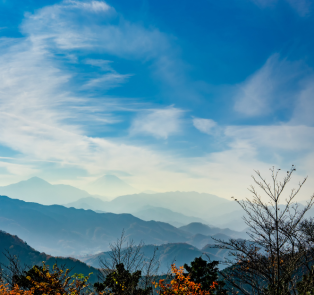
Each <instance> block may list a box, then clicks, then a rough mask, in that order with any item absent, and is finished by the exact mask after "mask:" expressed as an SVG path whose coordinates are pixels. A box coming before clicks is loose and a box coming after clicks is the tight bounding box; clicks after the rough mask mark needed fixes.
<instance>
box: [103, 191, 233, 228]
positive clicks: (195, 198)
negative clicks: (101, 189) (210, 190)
mask: <svg viewBox="0 0 314 295" xmlns="http://www.w3.org/2000/svg"><path fill="white" fill-rule="evenodd" d="M144 206H152V207H162V208H166V209H170V210H172V211H174V212H178V213H181V214H184V215H187V216H197V217H198V218H201V219H203V220H205V221H206V222H208V223H210V224H215V225H216V224H218V223H219V216H220V215H222V214H227V213H229V212H232V211H234V210H236V209H238V204H236V203H235V202H233V201H229V200H226V199H223V198H219V197H217V196H215V195H210V194H205V193H197V192H167V193H157V194H143V193H141V194H135V195H126V196H120V197H117V198H115V199H114V200H112V201H111V202H109V203H108V204H107V210H106V211H109V212H116V213H122V212H123V213H126V212H128V213H133V212H136V211H138V210H139V209H140V208H142V207H144ZM222 222H223V221H222Z"/></svg>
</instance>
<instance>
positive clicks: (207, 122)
mask: <svg viewBox="0 0 314 295" xmlns="http://www.w3.org/2000/svg"><path fill="white" fill-rule="evenodd" d="M193 125H194V127H195V128H196V129H198V130H199V131H201V132H203V133H206V134H212V132H213V128H214V127H216V126H217V123H216V122H215V121H214V120H211V119H201V118H194V119H193Z"/></svg>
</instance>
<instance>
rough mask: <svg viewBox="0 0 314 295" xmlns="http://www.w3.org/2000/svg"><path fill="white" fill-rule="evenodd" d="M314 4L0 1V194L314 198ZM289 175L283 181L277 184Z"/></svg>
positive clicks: (280, 0)
mask: <svg viewBox="0 0 314 295" xmlns="http://www.w3.org/2000/svg"><path fill="white" fill-rule="evenodd" d="M313 113H314V1H311V0H221V1H212V0H198V1H191V0H189V1H188V0H180V1H178V0H172V1H165V0H158V1H148V0H133V1H127V0H115V1H113V0H112V1H106V2H104V1H96V0H92V1H79V0H64V1H55V0H40V1H39V0H0V120H1V121H0V122H1V123H0V185H7V184H10V183H14V182H17V181H21V180H25V179H28V178H30V177H33V176H38V177H41V178H43V179H45V180H47V181H49V182H51V183H65V184H71V185H74V186H77V187H80V188H84V187H85V186H86V185H88V183H90V182H92V181H94V180H95V179H97V178H98V177H100V176H102V175H104V174H114V175H116V176H118V177H120V178H121V179H123V180H125V181H126V182H127V183H129V184H130V185H132V186H133V187H135V188H137V189H139V190H152V191H158V192H163V191H177V190H178V191H199V192H208V193H212V194H216V195H218V196H221V197H225V198H230V197H231V196H237V197H241V196H244V195H245V194H247V190H246V188H247V187H248V186H249V185H250V184H252V180H251V175H252V173H254V170H260V171H261V172H262V173H263V175H265V176H269V168H270V167H272V166H275V167H276V169H277V168H281V169H282V171H286V170H288V169H289V168H290V167H291V165H292V164H293V165H295V166H296V168H297V171H296V174H295V177H294V181H295V183H297V182H298V181H300V180H302V178H303V177H305V176H308V177H309V178H308V181H307V183H306V187H305V188H304V191H303V192H302V196H301V198H304V199H306V198H307V197H309V196H310V194H311V193H314V165H313V164H314V116H313ZM284 175H285V172H283V173H282V176H284Z"/></svg>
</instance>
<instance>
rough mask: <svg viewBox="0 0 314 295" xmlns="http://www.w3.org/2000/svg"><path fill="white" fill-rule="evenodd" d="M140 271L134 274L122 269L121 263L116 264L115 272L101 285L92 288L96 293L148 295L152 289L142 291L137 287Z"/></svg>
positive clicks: (97, 284)
mask: <svg viewBox="0 0 314 295" xmlns="http://www.w3.org/2000/svg"><path fill="white" fill-rule="evenodd" d="M140 278H141V271H140V270H137V271H135V272H134V273H130V271H128V270H126V269H125V268H124V265H123V263H120V264H117V266H116V270H114V271H113V272H111V273H110V274H108V275H107V276H106V279H105V281H104V282H102V283H95V284H94V287H95V289H96V291H97V292H105V293H110V294H115V295H122V294H123V295H148V294H150V293H151V292H152V288H151V287H149V288H145V289H142V288H140V286H139V281H140Z"/></svg>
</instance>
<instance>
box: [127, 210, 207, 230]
mask: <svg viewBox="0 0 314 295" xmlns="http://www.w3.org/2000/svg"><path fill="white" fill-rule="evenodd" d="M132 215H134V216H136V217H138V218H140V219H142V220H146V221H149V220H155V221H162V222H167V223H169V224H171V225H173V226H176V227H179V226H183V225H186V224H189V223H191V222H206V221H204V220H203V219H201V218H198V217H194V216H187V215H184V214H182V213H178V212H174V211H172V210H170V209H166V208H161V207H152V206H145V207H143V208H142V209H140V210H138V211H135V212H132Z"/></svg>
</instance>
